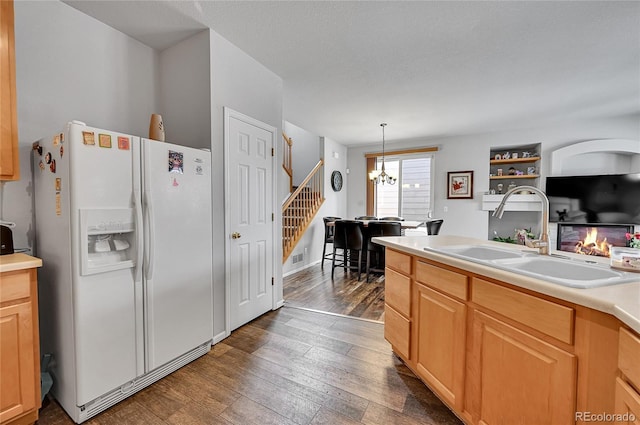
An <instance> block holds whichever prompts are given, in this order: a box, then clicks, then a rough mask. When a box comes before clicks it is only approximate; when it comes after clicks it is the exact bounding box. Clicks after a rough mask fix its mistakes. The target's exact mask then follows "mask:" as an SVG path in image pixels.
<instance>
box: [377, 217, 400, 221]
mask: <svg viewBox="0 0 640 425" xmlns="http://www.w3.org/2000/svg"><path fill="white" fill-rule="evenodd" d="M380 220H386V221H404V218H402V217H382V218H381V219H380Z"/></svg>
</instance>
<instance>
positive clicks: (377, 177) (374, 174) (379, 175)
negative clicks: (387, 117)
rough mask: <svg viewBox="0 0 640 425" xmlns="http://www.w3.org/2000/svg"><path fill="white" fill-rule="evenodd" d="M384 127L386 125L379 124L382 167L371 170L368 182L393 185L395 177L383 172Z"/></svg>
mask: <svg viewBox="0 0 640 425" xmlns="http://www.w3.org/2000/svg"><path fill="white" fill-rule="evenodd" d="M386 125H387V123H384V122H383V123H382V124H380V127H382V167H381V168H380V170H372V171H371V172H370V173H369V180H371V181H372V182H374V183H375V184H378V183H382V184H385V183H387V184H395V182H396V180H398V178H397V177H393V176H391V175H389V174H387V172H386V171H385V170H384V128H385V126H386Z"/></svg>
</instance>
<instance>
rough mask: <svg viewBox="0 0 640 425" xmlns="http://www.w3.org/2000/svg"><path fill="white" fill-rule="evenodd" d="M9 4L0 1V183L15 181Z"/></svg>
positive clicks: (17, 171)
mask: <svg viewBox="0 0 640 425" xmlns="http://www.w3.org/2000/svg"><path fill="white" fill-rule="evenodd" d="M13 33H14V27H13V1H11V0H2V1H0V180H18V179H19V178H20V164H19V162H18V118H17V113H16V73H15V47H14V34H13Z"/></svg>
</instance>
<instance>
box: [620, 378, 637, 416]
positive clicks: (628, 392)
mask: <svg viewBox="0 0 640 425" xmlns="http://www.w3.org/2000/svg"><path fill="white" fill-rule="evenodd" d="M616 414H617V415H622V417H620V418H617V419H620V420H619V421H616V423H617V424H636V423H637V422H636V420H638V419H640V394H638V393H637V392H635V390H634V389H633V388H631V387H630V386H629V385H628V384H627V383H626V382H624V381H623V380H622V379H620V378H616Z"/></svg>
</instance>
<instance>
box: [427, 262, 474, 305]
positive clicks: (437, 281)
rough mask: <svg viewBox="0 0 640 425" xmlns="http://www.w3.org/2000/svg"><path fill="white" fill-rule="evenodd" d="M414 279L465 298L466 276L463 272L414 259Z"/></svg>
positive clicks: (462, 298)
mask: <svg viewBox="0 0 640 425" xmlns="http://www.w3.org/2000/svg"><path fill="white" fill-rule="evenodd" d="M416 280H417V281H418V282H420V283H424V284H425V285H427V286H431V287H432V288H436V289H438V290H440V291H441V292H444V293H445V294H449V295H452V296H454V297H457V298H460V299H461V300H466V299H467V291H468V285H467V280H468V278H467V276H465V275H463V274H460V273H456V272H452V271H451V270H447V269H443V268H441V267H437V266H433V265H431V264H428V263H425V262H423V261H416Z"/></svg>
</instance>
